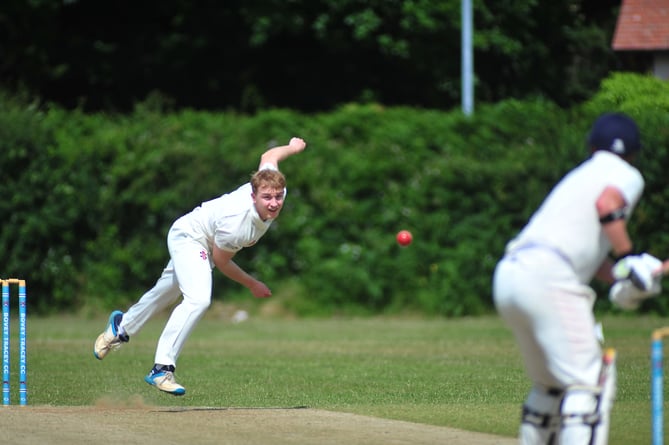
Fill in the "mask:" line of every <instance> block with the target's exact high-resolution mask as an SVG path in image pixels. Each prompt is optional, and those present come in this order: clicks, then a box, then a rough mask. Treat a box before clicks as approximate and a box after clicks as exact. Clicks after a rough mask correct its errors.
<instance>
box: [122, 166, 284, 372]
mask: <svg viewBox="0 0 669 445" xmlns="http://www.w3.org/2000/svg"><path fill="white" fill-rule="evenodd" d="M264 168H271V167H268V166H263V167H261V169H264ZM251 193H252V188H251V184H250V183H247V184H244V185H242V186H241V187H239V188H238V189H236V190H234V191H232V192H230V193H227V194H225V195H222V196H220V197H218V198H215V199H212V200H210V201H206V202H203V203H202V204H201V205H200V206H198V207H196V208H195V209H194V210H193V211H191V212H190V213H188V214H186V215H184V216H182V217H181V218H179V219H177V220H176V221H175V222H174V224H172V227H171V228H170V230H169V233H168V235H167V246H168V250H169V252H170V261H169V262H168V263H167V266H166V267H165V269H164V270H163V273H162V275H161V276H160V278H159V279H158V281H157V282H156V284H155V285H154V286H153V288H151V289H149V290H148V291H147V292H146V293H145V294H144V295H143V296H142V297H141V298H140V299H139V301H138V302H137V303H135V304H134V305H133V306H131V307H130V308H129V309H128V311H127V312H126V313H125V314H124V315H123V320H122V322H121V326H122V328H123V329H124V330H125V331H126V332H127V333H128V334H129V335H130V336H132V335H134V334H136V333H138V332H139V331H140V330H141V328H142V326H143V325H144V324H145V323H146V322H147V321H148V320H149V319H150V318H151V317H152V316H153V315H155V314H156V313H158V312H160V311H162V310H165V309H167V308H168V307H169V306H170V305H171V304H172V303H174V302H175V301H176V300H177V299H178V298H179V297H180V296H183V301H182V302H181V303H180V304H178V305H177V306H176V307H175V308H174V310H173V311H172V314H171V316H170V318H169V320H168V321H167V324H166V325H165V328H164V330H163V333H162V334H161V336H160V339H159V340H158V346H157V348H156V356H155V363H160V364H163V365H175V366H176V361H177V358H178V357H179V354H180V352H181V349H182V348H183V345H184V343H185V341H186V339H187V338H188V336H189V335H190V333H191V332H192V330H193V328H194V327H195V325H196V324H197V322H198V321H199V320H200V318H201V317H202V315H204V312H205V311H206V309H207V308H208V307H209V304H210V303H211V291H212V273H211V271H212V268H213V267H214V264H213V260H212V250H213V246H214V245H216V246H217V247H218V248H220V249H222V250H225V251H228V252H238V251H239V250H241V249H243V248H244V247H249V246H252V245H253V244H255V243H256V242H257V241H258V240H259V239H260V237H262V236H263V235H264V234H265V233H266V232H267V230H268V229H269V227H270V226H271V224H272V220H267V221H263V220H262V219H261V218H260V216H259V215H258V212H257V211H256V209H255V205H254V203H253V198H252V196H251ZM285 194H286V191H285V190H284V196H285Z"/></svg>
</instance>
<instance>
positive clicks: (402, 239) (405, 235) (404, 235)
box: [397, 230, 413, 246]
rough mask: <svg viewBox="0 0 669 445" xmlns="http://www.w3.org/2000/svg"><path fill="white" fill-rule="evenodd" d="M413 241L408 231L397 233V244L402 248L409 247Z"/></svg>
mask: <svg viewBox="0 0 669 445" xmlns="http://www.w3.org/2000/svg"><path fill="white" fill-rule="evenodd" d="M411 241H413V236H412V235H411V232H409V231H408V230H400V231H399V232H397V242H398V243H399V245H400V246H408V245H409V244H411Z"/></svg>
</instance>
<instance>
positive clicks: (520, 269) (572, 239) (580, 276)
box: [493, 151, 644, 388]
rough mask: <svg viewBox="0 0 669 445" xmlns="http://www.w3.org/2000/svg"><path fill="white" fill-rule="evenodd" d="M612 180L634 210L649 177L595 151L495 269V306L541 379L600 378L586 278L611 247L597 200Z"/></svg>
mask: <svg viewBox="0 0 669 445" xmlns="http://www.w3.org/2000/svg"><path fill="white" fill-rule="evenodd" d="M607 186H612V187H615V188H616V189H618V190H619V191H620V192H621V193H622V195H623V196H624V198H625V201H626V203H627V208H626V215H627V217H629V214H630V212H631V211H632V209H633V208H634V207H635V205H636V204H637V202H638V200H639V198H640V197H641V194H642V192H643V188H644V181H643V178H642V176H641V174H640V173H639V171H638V170H637V169H636V168H634V167H633V166H632V165H630V164H629V163H627V162H626V161H624V160H623V159H621V158H620V157H618V156H617V155H615V154H613V153H609V152H605V151H597V152H595V153H594V154H593V156H591V157H590V158H589V159H588V160H586V161H585V162H583V163H582V164H581V165H580V166H578V167H576V168H575V169H574V170H572V171H571V172H570V173H568V174H567V175H566V176H565V177H564V178H563V179H562V180H561V181H560V182H559V183H558V184H557V185H556V186H555V187H554V189H553V190H552V191H551V192H550V193H549V195H548V196H547V197H546V199H545V201H544V202H543V203H542V205H541V206H540V207H539V209H538V210H537V211H536V213H535V214H534V215H533V216H532V218H531V219H530V221H529V222H528V224H527V225H526V226H525V228H523V230H522V231H521V232H520V233H519V234H518V236H517V237H516V238H515V239H513V240H512V241H511V242H509V244H508V245H507V248H506V255H505V256H504V258H503V259H502V260H501V261H500V262H499V264H498V265H497V268H496V270H495V275H494V279H493V297H494V301H495V306H496V308H497V310H498V312H499V313H500V315H501V316H502V318H504V320H505V321H506V322H507V324H508V325H509V326H510V327H511V329H512V330H513V332H514V334H515V336H516V339H517V341H518V344H519V346H520V348H521V352H522V354H523V357H524V359H525V366H526V369H527V371H528V374H529V376H530V378H531V379H532V380H533V381H534V382H535V384H539V385H542V386H545V387H549V388H550V387H558V388H564V387H566V386H569V385H575V384H579V385H596V384H597V377H598V374H599V369H600V367H601V349H600V345H599V342H598V340H597V338H596V336H595V320H594V316H593V314H592V304H593V303H594V299H595V293H594V291H593V290H592V289H591V288H590V287H589V285H588V284H589V283H590V281H591V280H592V279H593V277H594V275H595V273H596V272H597V270H598V269H599V267H600V266H601V264H602V262H603V261H604V259H605V258H606V256H607V254H608V252H609V251H610V249H611V245H610V242H609V241H608V239H607V238H606V236H605V235H604V233H603V230H602V226H601V223H600V222H599V216H598V213H597V209H596V204H595V203H596V200H597V198H598V197H599V196H600V195H601V193H602V192H603V191H604V189H605V188H606V187H607Z"/></svg>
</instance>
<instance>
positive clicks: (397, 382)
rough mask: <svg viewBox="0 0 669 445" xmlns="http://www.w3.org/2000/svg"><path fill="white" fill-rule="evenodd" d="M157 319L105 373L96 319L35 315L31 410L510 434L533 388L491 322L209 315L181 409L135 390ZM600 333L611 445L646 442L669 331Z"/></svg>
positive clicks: (615, 325)
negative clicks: (120, 409)
mask: <svg viewBox="0 0 669 445" xmlns="http://www.w3.org/2000/svg"><path fill="white" fill-rule="evenodd" d="M165 320H166V316H160V317H157V318H156V319H154V320H152V321H151V322H150V323H149V324H148V325H147V326H146V327H145V329H144V330H143V331H142V332H141V333H140V334H138V335H136V336H135V337H133V338H132V339H131V341H130V343H129V344H127V345H125V346H124V347H123V348H121V349H120V350H118V351H115V352H113V353H112V354H111V355H109V356H108V357H107V358H106V359H105V360H104V362H99V361H97V360H96V359H95V358H94V357H93V354H92V347H93V341H94V339H95V337H96V336H97V335H98V333H99V332H100V331H101V330H102V329H103V328H104V325H105V322H106V320H105V319H104V318H97V319H85V318H77V317H73V316H68V317H50V318H36V317H30V318H29V320H28V321H29V325H28V365H29V370H28V379H29V381H28V390H29V404H30V405H53V406H86V405H93V404H96V403H100V401H107V402H109V403H114V404H119V405H121V406H123V405H124V404H128V405H131V404H133V403H142V404H147V405H158V406H198V407H203V406H207V407H209V406H211V407H296V406H308V407H311V408H319V409H325V410H332V411H343V412H350V413H356V414H364V415H370V416H376V417H383V418H388V419H399V420H408V421H413V422H418V423H425V424H432V425H440V426H450V427H455V428H461V429H465V430H471V431H479V432H487V433H493V434H498V435H505V436H514V435H515V434H516V430H517V428H518V420H519V411H520V405H521V403H522V401H523V399H524V397H525V395H526V392H527V391H528V389H529V382H528V381H527V380H526V379H525V376H524V373H523V370H522V367H521V362H520V356H519V354H518V350H517V349H516V346H515V343H514V342H513V339H512V337H511V334H510V332H509V331H508V330H507V329H506V327H505V326H504V325H503V324H502V323H501V321H500V320H499V319H498V318H496V317H482V318H464V319H453V320H450V319H420V318H415V317H409V318H368V319H305V320H292V319H275V318H269V319H256V318H251V319H250V320H248V321H246V322H243V323H239V324H233V323H231V322H230V321H229V320H227V319H219V318H218V317H217V316H216V315H211V314H210V315H208V316H206V317H205V318H204V319H203V320H202V321H201V322H200V324H199V325H198V327H197V329H196V330H195V332H194V333H193V335H192V336H191V338H190V340H189V342H188V343H187V345H186V348H185V350H184V352H183V353H182V356H181V358H180V361H179V364H178V365H179V367H178V370H177V377H178V380H179V382H180V383H181V384H183V385H184V386H185V387H186V389H187V391H188V392H187V394H186V396H184V397H181V398H177V397H173V396H169V395H166V394H162V393H160V392H158V391H156V390H155V389H153V388H151V387H149V386H148V385H147V384H146V383H144V382H143V377H144V375H145V374H146V373H147V372H148V370H149V369H150V367H151V366H152V364H153V354H154V348H155V343H156V340H157V337H158V335H159V332H160V330H161V329H162V327H163V324H164V322H165ZM603 322H604V330H605V334H606V337H607V346H612V347H615V348H616V349H617V350H618V354H619V356H618V357H619V358H618V400H617V402H616V405H615V407H614V411H613V425H612V428H611V441H610V443H611V444H629V443H649V442H650V394H649V376H650V364H649V351H650V342H649V337H650V333H651V331H652V330H653V329H654V328H656V327H660V326H663V325H665V324H667V325H669V320H666V319H657V318H647V317H636V316H634V317H608V318H605V319H604V320H603ZM15 333H16V328H15V326H13V334H14V335H15ZM15 340H16V339H14V338H13V345H12V348H13V356H12V357H13V363H12V367H13V368H15V367H16V361H17V360H16V354H15V352H16V341H15ZM15 376H16V374H14V377H13V378H14V379H15ZM13 385H14V392H13V394H12V397H13V401H14V403H15V402H16V400H17V391H16V381H14V382H13Z"/></svg>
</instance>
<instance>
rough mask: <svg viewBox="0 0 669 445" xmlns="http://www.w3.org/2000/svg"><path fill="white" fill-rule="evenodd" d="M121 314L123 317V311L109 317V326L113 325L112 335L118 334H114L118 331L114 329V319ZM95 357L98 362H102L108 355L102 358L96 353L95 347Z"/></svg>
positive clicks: (115, 312)
mask: <svg viewBox="0 0 669 445" xmlns="http://www.w3.org/2000/svg"><path fill="white" fill-rule="evenodd" d="M119 314H121V315H123V312H121V311H114V312H112V313H111V315H110V316H109V321H108V322H107V325H111V326H112V334H114V335H116V334H117V333H116V332H114V331H116V329H115V328H114V318H115V317H116V316H117V315H119ZM106 330H107V328H106V327H105V331H106ZM93 355H94V356H95V358H96V359H98V360H102V359H103V358H105V356H106V355H107V354H105V355H104V356H102V357H100V356H99V355H98V353H97V352H96V351H95V347H93Z"/></svg>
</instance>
